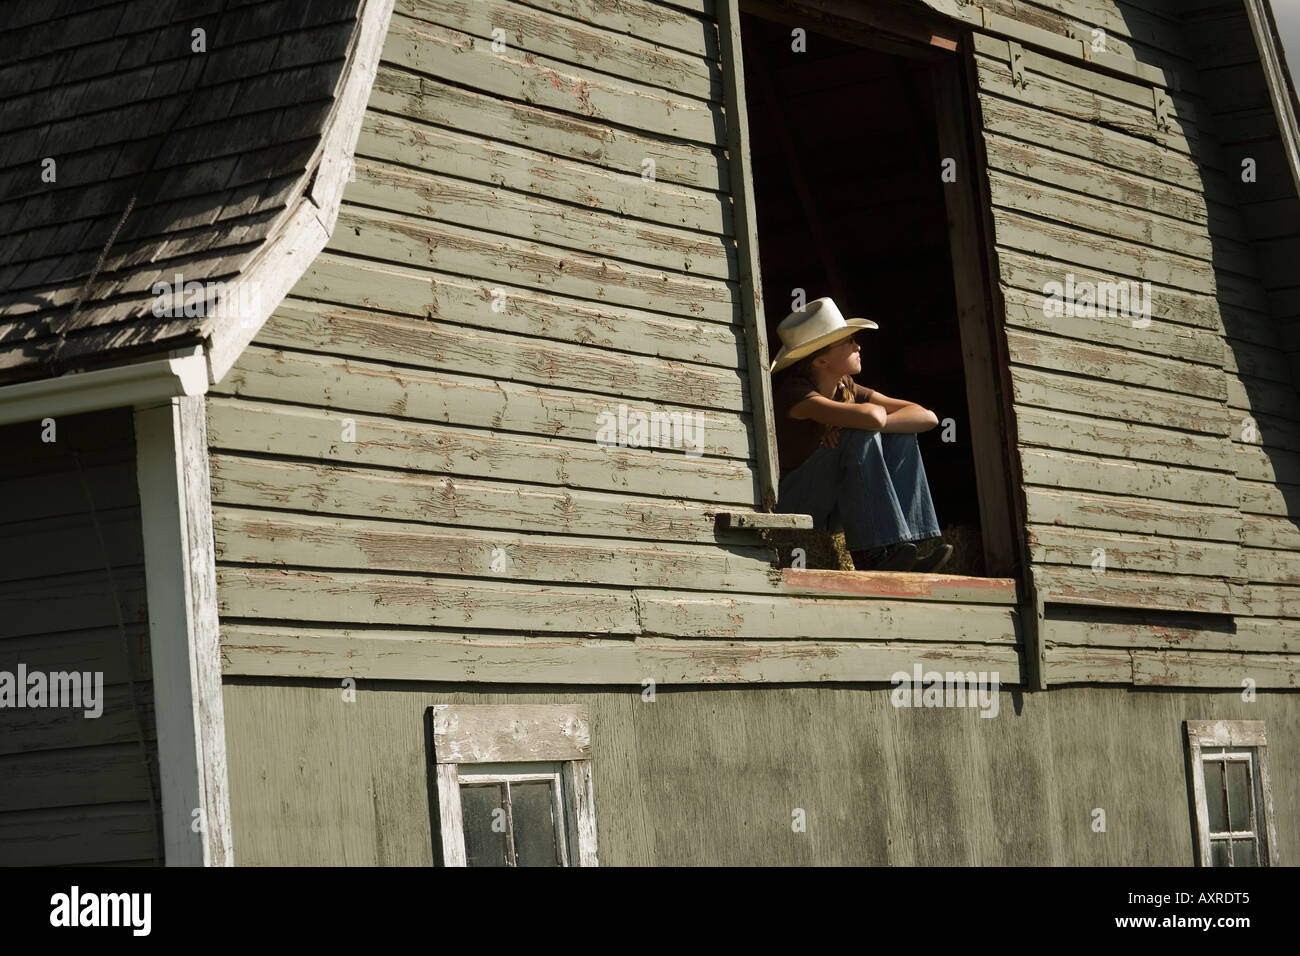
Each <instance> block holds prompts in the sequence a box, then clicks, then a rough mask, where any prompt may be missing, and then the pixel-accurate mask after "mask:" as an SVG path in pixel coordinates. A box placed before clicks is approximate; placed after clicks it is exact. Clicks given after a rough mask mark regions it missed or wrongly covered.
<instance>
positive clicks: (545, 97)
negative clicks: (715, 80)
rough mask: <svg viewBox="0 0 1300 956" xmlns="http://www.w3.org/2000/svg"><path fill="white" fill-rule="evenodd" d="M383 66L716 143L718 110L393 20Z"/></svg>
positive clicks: (453, 32) (442, 29)
mask: <svg viewBox="0 0 1300 956" xmlns="http://www.w3.org/2000/svg"><path fill="white" fill-rule="evenodd" d="M489 58H490V60H489ZM383 59H384V60H385V61H387V62H388V63H392V64H394V65H396V66H401V67H404V68H406V69H409V70H413V71H417V72H424V73H428V74H430V75H433V76H437V77H438V78H439V79H441V80H445V81H449V82H452V83H458V84H460V85H462V86H469V87H474V88H476V89H479V90H482V91H484V92H486V93H491V94H493V95H495V96H501V97H507V98H510V99H514V100H524V101H525V102H530V103H536V104H538V105H539V106H543V107H545V108H547V109H554V110H560V111H563V112H571V113H576V114H579V115H581V116H588V117H592V118H594V119H597V120H601V121H604V122H607V123H619V124H621V125H627V126H636V127H637V128H639V129H643V130H645V131H647V132H650V133H655V134H657V135H659V136H665V137H674V138H677V139H684V140H689V141H692V142H696V143H704V144H708V145H713V144H715V143H718V142H721V140H722V133H723V119H722V113H721V108H720V106H719V105H717V104H711V103H710V102H709V101H708V100H705V99H698V98H692V97H690V96H688V95H684V94H680V93H678V92H676V91H671V92H670V91H666V90H664V89H662V88H659V87H656V86H652V85H650V84H647V83H643V82H638V81H636V80H630V79H626V78H621V77H614V76H610V75H608V74H604V73H598V72H595V71H593V70H591V69H584V68H582V67H580V66H576V65H574V64H571V63H566V62H563V61H561V60H556V59H554V58H552V57H547V56H542V55H536V54H528V53H525V52H523V51H521V50H517V49H510V48H507V50H506V51H504V52H502V53H493V52H492V43H491V41H490V40H487V41H484V40H481V39H477V38H475V37H474V36H471V35H470V34H469V33H466V32H464V31H463V30H458V29H454V28H452V27H446V26H440V25H437V24H433V23H429V22H427V21H423V20H413V19H410V18H408V17H405V16H402V15H401V14H398V13H394V15H393V20H392V23H391V25H390V26H389V28H388V37H387V39H386V40H385V42H384V51H383ZM489 63H490V67H489V65H488V64H489Z"/></svg>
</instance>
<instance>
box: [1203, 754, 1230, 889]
mask: <svg viewBox="0 0 1300 956" xmlns="http://www.w3.org/2000/svg"><path fill="white" fill-rule="evenodd" d="M1201 765H1202V766H1203V767H1204V768H1205V803H1206V805H1207V806H1208V807H1209V808H1210V832H1211V833H1223V832H1224V831H1225V830H1227V829H1228V807H1227V804H1226V803H1225V802H1224V796H1223V761H1221V760H1206V761H1203V762H1202V764H1201ZM1224 865H1225V866H1226V865H1227V864H1226V863H1225V864H1224Z"/></svg>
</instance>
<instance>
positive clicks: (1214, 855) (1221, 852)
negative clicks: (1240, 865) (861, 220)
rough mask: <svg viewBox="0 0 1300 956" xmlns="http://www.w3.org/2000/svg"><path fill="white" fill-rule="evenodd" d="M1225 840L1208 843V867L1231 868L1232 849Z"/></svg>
mask: <svg viewBox="0 0 1300 956" xmlns="http://www.w3.org/2000/svg"><path fill="white" fill-rule="evenodd" d="M1228 844H1229V841H1227V840H1211V841H1210V866H1232V863H1231V862H1230V860H1231V854H1232V848H1231V847H1230V846H1229V845H1228Z"/></svg>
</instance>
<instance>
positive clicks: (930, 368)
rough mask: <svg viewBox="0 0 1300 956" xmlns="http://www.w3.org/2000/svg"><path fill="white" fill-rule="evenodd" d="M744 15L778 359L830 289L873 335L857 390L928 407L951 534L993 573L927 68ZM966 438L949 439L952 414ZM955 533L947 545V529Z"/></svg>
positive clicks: (933, 470) (936, 486)
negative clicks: (797, 304) (799, 315)
mask: <svg viewBox="0 0 1300 956" xmlns="http://www.w3.org/2000/svg"><path fill="white" fill-rule="evenodd" d="M790 31H791V28H790V27H789V26H787V25H784V24H780V23H775V22H772V21H768V20H763V19H759V18H757V17H754V16H750V15H748V14H745V15H742V16H741V35H742V42H743V54H744V65H745V95H746V99H747V105H748V114H749V131H750V146H751V152H752V162H753V173H754V192H755V199H756V203H757V228H758V248H759V258H760V267H761V269H762V277H763V305H764V309H765V311H766V315H767V327H768V329H767V330H768V342H769V346H770V349H771V352H772V354H776V350H777V349H778V348H779V347H780V339H779V338H778V337H777V334H776V326H777V325H778V323H779V322H780V321H781V319H783V318H785V316H787V315H789V314H790V312H791V311H792V308H793V306H792V295H793V292H792V290H794V289H803V290H804V291H805V293H806V298H807V300H809V301H811V300H812V299H815V298H818V297H820V296H830V297H831V298H833V299H834V300H835V302H836V304H837V305H838V306H839V307H840V310H841V312H842V313H843V314H844V316H845V318H852V317H854V316H861V317H863V318H868V319H873V320H875V321H876V322H877V323H879V325H880V328H879V329H878V330H864V331H862V332H860V333H859V334H858V336H857V338H858V341H860V342H862V343H863V349H862V374H861V375H860V376H858V381H859V383H860V384H862V385H865V386H867V387H869V388H875V389H879V390H880V391H881V392H883V393H884V394H886V395H889V396H892V397H894V398H901V399H905V400H909V401H914V402H917V403H919V404H921V405H923V406H925V407H926V408H929V409H931V410H932V411H933V412H934V413H935V414H936V415H938V417H939V421H940V427H938V428H935V429H933V430H931V431H929V432H926V433H924V434H922V435H920V436H918V438H919V441H920V447H921V453H922V456H923V459H924V461H925V468H926V473H927V475H928V477H929V480H930V488H931V492H932V494H933V496H934V504H935V512H936V514H937V515H938V518H939V524H940V526H941V528H942V530H943V532H944V535H945V538H946V539H947V540H948V541H950V542H952V543H953V544H954V546H955V547H957V548H958V549H959V550H960V551H965V552H967V553H968V554H969V555H970V556H971V558H972V561H971V562H969V563H966V566H965V569H964V573H967V574H984V573H985V572H984V563H983V555H982V549H981V548H980V545H979V538H978V534H979V526H980V512H979V502H978V497H977V489H976V485H975V470H974V465H973V462H972V449H971V441H970V429H969V427H968V426H967V421H968V418H967V409H966V383H965V373H964V369H963V365H962V351H961V341H960V338H959V332H958V324H957V306H956V301H955V297H954V292H953V273H952V261H951V257H950V254H949V245H948V244H949V238H948V220H947V212H946V209H945V205H944V196H943V193H942V189H943V188H944V186H943V183H942V182H941V181H940V160H941V157H940V154H939V145H938V137H937V133H936V127H935V114H934V111H935V106H934V100H933V94H932V92H931V85H930V77H929V75H928V68H927V67H926V65H925V63H924V61H922V60H919V59H912V58H909V57H903V56H893V55H890V54H887V53H882V52H878V51H876V50H873V49H870V48H867V47H863V46H856V45H852V44H849V43H844V42H841V41H838V40H835V39H832V38H831V37H829V36H824V35H821V34H817V33H813V32H811V31H810V32H809V33H808V34H807V50H806V52H794V51H792V50H791V33H790ZM946 418H952V419H954V420H955V422H956V432H955V435H954V438H955V440H954V441H952V442H948V443H946V442H944V441H942V440H941V435H942V432H943V421H944V419H946ZM950 535H951V536H950Z"/></svg>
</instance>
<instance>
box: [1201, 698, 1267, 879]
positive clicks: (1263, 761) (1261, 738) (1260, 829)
mask: <svg viewBox="0 0 1300 956" xmlns="http://www.w3.org/2000/svg"><path fill="white" fill-rule="evenodd" d="M1187 745H1188V749H1189V751H1190V753H1191V761H1192V792H1193V797H1194V799H1195V802H1196V841H1197V859H1198V862H1199V863H1200V865H1201V866H1205V867H1209V866H1213V865H1214V863H1213V859H1214V858H1213V855H1212V853H1211V847H1210V844H1211V839H1210V837H1211V832H1210V807H1209V801H1208V800H1207V799H1206V793H1205V762H1206V761H1209V760H1213V761H1223V762H1236V761H1248V762H1249V769H1250V775H1251V784H1252V785H1251V801H1252V808H1251V809H1252V813H1251V816H1252V820H1251V823H1252V827H1253V829H1252V830H1251V831H1250V832H1246V831H1241V832H1240V833H1236V832H1233V833H1228V832H1226V831H1225V832H1223V833H1217V832H1216V833H1215V834H1214V835H1215V836H1231V837H1240V838H1243V839H1245V838H1253V839H1254V840H1255V841H1256V844H1257V846H1258V847H1259V864H1260V866H1280V865H1281V861H1280V858H1279V855H1278V849H1277V830H1276V828H1275V826H1274V823H1273V785H1272V782H1271V780H1270V778H1269V773H1268V738H1267V736H1266V735H1265V733H1264V722H1263V721H1262V720H1189V721H1187ZM1209 747H1225V748H1226V747H1252V748H1254V753H1253V754H1252V753H1250V752H1248V751H1242V752H1240V753H1231V752H1228V753H1222V754H1218V753H1214V754H1207V753H1205V752H1204V751H1205V749H1206V748H1209ZM1256 776H1258V778H1259V792H1260V800H1259V802H1258V803H1255V796H1254V790H1255V788H1254V780H1255V777H1256Z"/></svg>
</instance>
